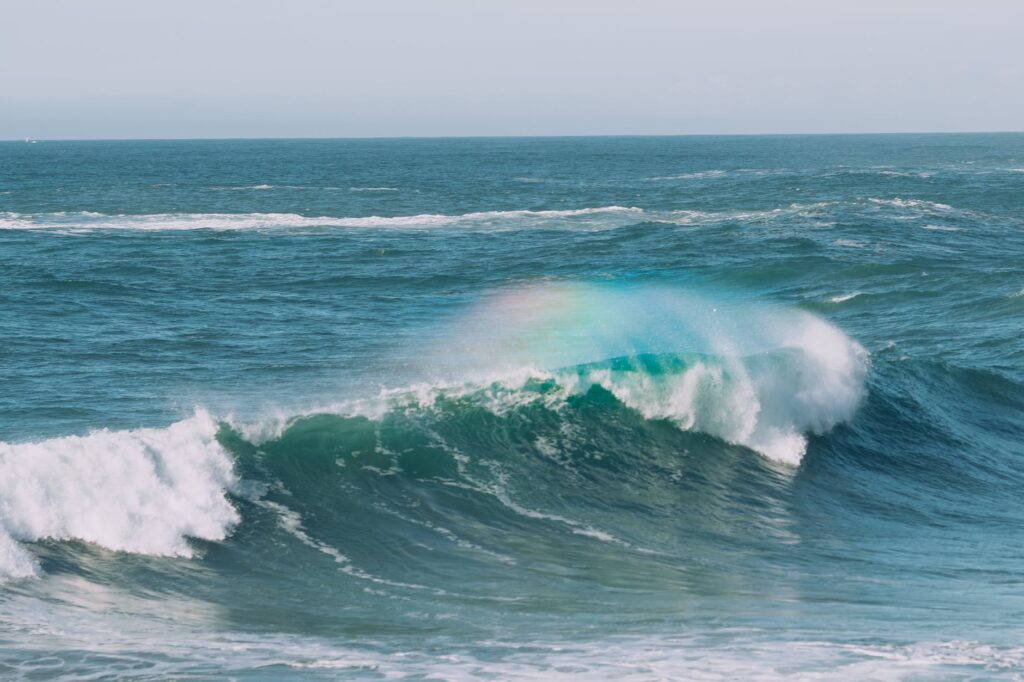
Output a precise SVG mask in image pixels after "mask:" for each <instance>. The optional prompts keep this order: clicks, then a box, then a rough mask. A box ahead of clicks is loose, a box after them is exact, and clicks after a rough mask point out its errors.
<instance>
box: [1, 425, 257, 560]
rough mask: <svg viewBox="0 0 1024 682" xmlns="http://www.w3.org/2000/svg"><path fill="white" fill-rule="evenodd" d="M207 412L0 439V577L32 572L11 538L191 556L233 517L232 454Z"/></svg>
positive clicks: (220, 537)
mask: <svg viewBox="0 0 1024 682" xmlns="http://www.w3.org/2000/svg"><path fill="white" fill-rule="evenodd" d="M217 430H218V424H217V422H216V421H215V420H214V419H213V418H212V417H211V416H210V415H209V414H207V413H206V412H204V411H199V412H197V413H196V414H195V415H194V416H193V417H191V418H189V419H185V420H183V421H180V422H177V423H175V424H172V425H171V426H169V427H167V428H165V429H137V430H132V431H109V430H106V429H104V430H100V431H93V432H92V433H90V434H88V435H86V436H70V437H66V438H53V439H50V440H46V441H41V442H36V443H20V444H12V443H0V576H4V577H8V578H17V577H29V576H32V575H36V574H38V571H39V568H38V566H37V565H36V561H35V559H34V558H33V557H32V556H31V555H30V554H29V553H28V552H27V551H26V549H25V548H24V547H23V546H22V545H21V544H19V543H21V542H36V541H40V540H82V541H85V542H91V543H94V544H97V545H101V546H103V547H106V548H107V549H111V550H116V551H125V552H133V553H139V554H150V555H155V556H182V557H188V556H191V555H192V548H191V547H190V546H189V544H188V542H187V540H186V537H194V538H199V539H203V540H223V539H224V538H225V537H226V536H227V533H228V532H229V530H230V529H231V527H232V526H234V524H236V523H237V522H238V520H239V516H238V513H237V512H236V511H235V509H234V508H233V507H232V506H231V503H230V502H229V501H228V499H227V496H226V493H227V491H228V490H229V489H230V488H231V487H232V486H233V485H234V484H235V480H236V479H235V474H234V471H233V460H232V458H231V457H230V456H229V455H228V453H227V452H226V451H225V450H224V449H223V448H222V447H221V446H220V444H219V443H218V442H217V440H216V435H217Z"/></svg>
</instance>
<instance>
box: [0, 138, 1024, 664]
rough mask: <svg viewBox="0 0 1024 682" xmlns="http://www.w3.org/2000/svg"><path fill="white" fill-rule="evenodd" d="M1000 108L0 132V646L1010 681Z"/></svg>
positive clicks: (5, 659)
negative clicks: (662, 127)
mask: <svg viewBox="0 0 1024 682" xmlns="http://www.w3.org/2000/svg"><path fill="white" fill-rule="evenodd" d="M1022 330H1024V135H936V136H927V135H914V136H910V135H889V136H837V137H827V136H823V137H721V138H715V137H692V138H686V137H677V138H572V139H465V140H459V139H446V140H440V139H439V140H359V141H356V140H349V141H342V140H338V141H313V140H309V141H299V140H297V141H181V142H159V141H153V142H41V143H39V144H24V143H0V338H2V339H3V344H2V347H0V441H3V442H2V443H0V577H2V580H3V583H2V585H0V676H2V677H4V678H5V679H18V678H23V679H50V678H59V677H61V676H64V677H65V678H67V679H77V678H80V677H88V676H93V677H92V678H91V679H122V678H124V679H167V678H177V679H223V678H225V677H233V678H236V679H242V680H251V679H258V680H276V679H282V678H296V679H331V680H333V679H348V678H352V679H376V678H381V679H384V678H387V679H403V678H412V679H423V678H431V679H541V680H549V679H560V678H582V677H585V678H590V679H594V678H597V679H604V678H615V679H620V680H651V679H737V678H741V679H778V678H788V677H797V678H804V679H866V678H874V679H992V678H1006V679H1018V678H1019V677H1020V676H1021V675H1024V627H1022V626H1021V625H1020V624H1021V623H1022V622H1024V577H1022V576H1024V549H1022V548H1024V542H1022V541H1024V505H1022V503H1021V491H1022V489H1024V473H1022V472H1024V332H1022Z"/></svg>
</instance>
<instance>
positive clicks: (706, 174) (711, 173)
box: [647, 170, 728, 181]
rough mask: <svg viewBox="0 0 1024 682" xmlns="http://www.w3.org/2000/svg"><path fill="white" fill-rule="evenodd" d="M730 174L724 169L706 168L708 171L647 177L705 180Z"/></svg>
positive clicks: (653, 179)
mask: <svg viewBox="0 0 1024 682" xmlns="http://www.w3.org/2000/svg"><path fill="white" fill-rule="evenodd" d="M726 175H728V171H724V170H706V171H694V172H692V173H682V174H680V175H658V176H655V177H653V178H647V179H648V180H652V181H661V180H705V179H708V178H722V177H725V176H726Z"/></svg>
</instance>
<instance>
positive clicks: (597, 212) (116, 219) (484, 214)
mask: <svg viewBox="0 0 1024 682" xmlns="http://www.w3.org/2000/svg"><path fill="white" fill-rule="evenodd" d="M642 213H643V210H642V209H639V208H634V207H626V206H600V207H594V208H577V209H565V210H544V211H529V210H518V211H480V212H475V213H464V214H461V215H444V214H420V215H411V216H365V217H333V216H303V215H299V214H296V213H155V214H145V215H105V214H100V213H92V212H77V213H67V212H61V213H39V214H19V213H0V229H16V230H29V229H36V230H47V229H49V230H118V229H120V230H154V231H163V230H253V229H275V228H277V229H281V228H293V229H294V228H326V227H348V228H410V229H411V228H431V227H444V226H454V225H465V226H473V225H480V226H488V227H494V226H499V227H500V226H501V225H502V224H505V223H507V224H508V225H509V226H510V227H520V226H523V225H524V224H529V223H531V222H539V221H544V222H548V221H558V220H568V221H573V220H575V219H579V218H587V217H595V218H599V217H615V216H626V217H629V216H636V215H640V214H642Z"/></svg>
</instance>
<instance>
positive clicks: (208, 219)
mask: <svg viewBox="0 0 1024 682" xmlns="http://www.w3.org/2000/svg"><path fill="white" fill-rule="evenodd" d="M261 187H262V186H255V187H253V188H250V189H258V188H261ZM350 189H351V190H352V191H364V192H385V191H397V190H396V188H389V187H366V188H350ZM865 207H867V208H870V209H873V210H878V209H883V210H892V211H893V218H895V219H899V220H916V219H920V218H925V217H935V218H940V219H945V220H949V219H953V218H959V217H964V216H966V215H968V214H969V213H970V212H969V211H964V210H961V209H957V208H955V207H953V206H950V205H949V204H943V203H939V202H934V201H927V200H923V199H902V198H899V197H896V198H878V197H866V198H857V199H855V200H852V201H846V202H841V201H816V202H806V203H801V202H794V203H791V204H786V205H783V206H772V207H766V208H751V209H729V210H719V211H716V210H706V209H687V208H679V209H671V208H665V209H644V208H640V207H636V206H620V205H607V206H596V207H584V208H571V209H540V210H534V209H517V210H495V211H474V212H469V213H463V214H435V213H421V214H417V215H404V216H380V215H371V216H326V215H320V216H306V215H301V214H297V213H152V214H140V215H130V214H104V213H95V212H91V211H75V212H71V211H69V212H53V213H15V212H7V213H0V229H9V230H52V231H57V232H80V231H90V230H152V231H161V230H166V231H172V230H259V229H266V230H270V229H302V228H332V227H333V228H363V229H387V228H395V229H429V228H444V227H467V228H477V229H488V230H503V229H510V230H511V229H521V228H533V227H541V228H548V227H551V228H557V227H582V228H587V229H607V228H616V227H625V226H630V225H635V224H637V223H638V222H649V223H662V224H668V225H685V226H689V225H694V226H698V225H711V224H720V223H727V222H728V223H731V222H738V223H769V222H774V221H779V220H785V219H787V218H793V217H796V218H802V219H807V220H810V221H814V222H813V224H812V226H814V227H830V226H833V225H834V224H835V223H834V221H833V220H831V218H832V217H833V213H834V211H835V210H838V209H845V208H852V209H854V210H863V209H864V208H865ZM925 227H926V228H927V229H937V230H942V229H950V230H953V229H956V228H945V227H939V226H935V225H931V224H930V225H927V226H925Z"/></svg>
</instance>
